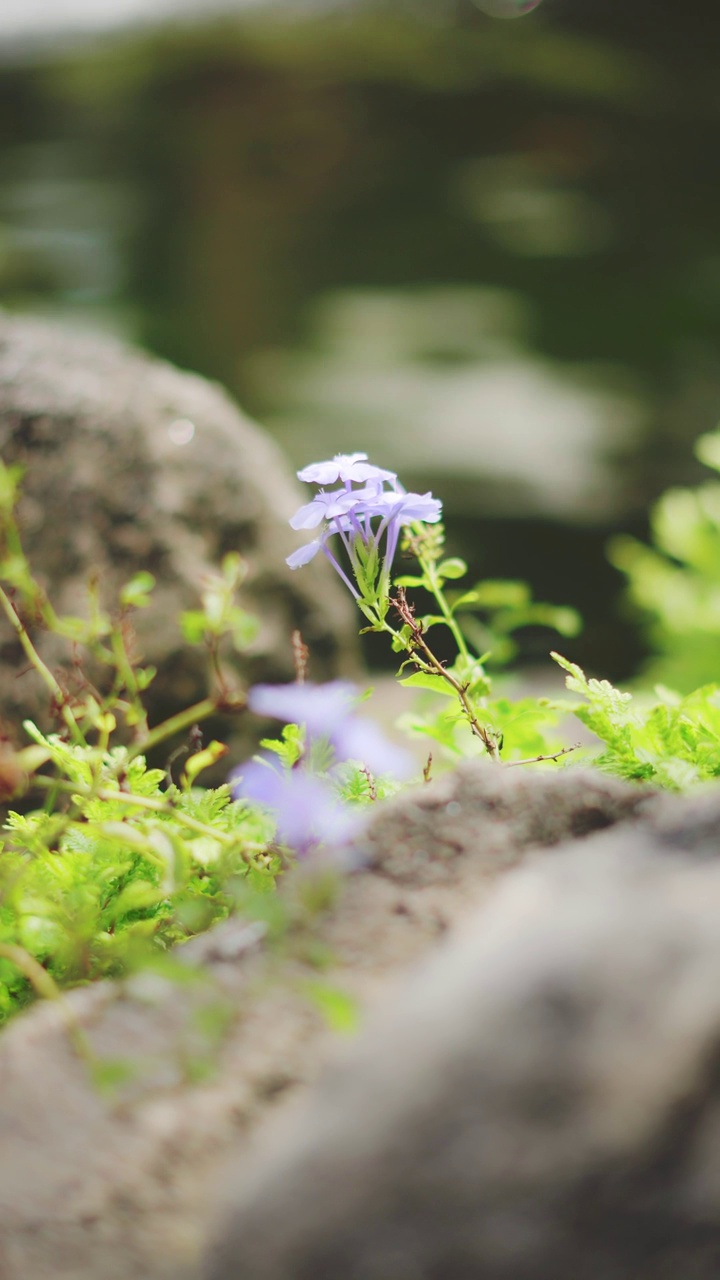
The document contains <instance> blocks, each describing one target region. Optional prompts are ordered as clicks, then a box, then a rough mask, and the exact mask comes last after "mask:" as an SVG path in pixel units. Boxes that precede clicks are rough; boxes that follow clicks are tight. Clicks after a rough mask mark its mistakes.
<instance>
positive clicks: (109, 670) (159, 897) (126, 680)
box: [0, 467, 281, 1020]
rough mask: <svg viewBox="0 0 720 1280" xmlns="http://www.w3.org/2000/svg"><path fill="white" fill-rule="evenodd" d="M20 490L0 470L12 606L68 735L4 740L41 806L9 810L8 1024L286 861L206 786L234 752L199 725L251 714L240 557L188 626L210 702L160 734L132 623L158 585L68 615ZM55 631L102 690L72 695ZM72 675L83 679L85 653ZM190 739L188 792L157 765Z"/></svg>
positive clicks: (155, 946) (1, 901)
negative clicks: (201, 780)
mask: <svg viewBox="0 0 720 1280" xmlns="http://www.w3.org/2000/svg"><path fill="white" fill-rule="evenodd" d="M19 481H20V473H19V472H18V471H17V470H16V469H12V468H4V467H0V531H1V534H2V542H1V544H0V583H1V584H2V585H0V609H1V610H2V612H3V613H4V615H5V618H6V620H7V621H8V623H9V624H10V626H11V627H12V630H13V632H14V634H15V636H16V638H17V640H18V642H19V644H20V645H21V647H22V649H23V651H24V654H25V657H26V659H27V660H28V662H29V664H30V665H31V666H32V667H33V668H34V670H35V672H36V674H37V676H38V677H39V678H40V679H41V680H42V681H43V683H44V685H45V687H46V689H47V693H48V703H49V711H50V714H51V716H52V717H54V718H55V720H56V721H57V731H55V732H49V733H45V732H42V731H41V730H40V729H39V728H38V726H37V725H35V724H34V723H32V722H30V721H26V722H25V730H26V733H27V735H28V737H29V739H30V745H28V746H26V747H24V748H21V749H17V750H14V749H13V748H12V747H11V745H10V743H9V742H7V741H6V742H5V743H4V745H3V747H2V750H1V751H0V786H1V787H2V791H3V798H4V799H6V800H11V799H12V797H13V796H14V795H17V796H22V795H23V794H25V793H27V794H28V797H29V807H26V808H25V809H24V810H23V811H20V810H18V809H15V810H11V811H10V812H9V814H8V816H7V818H6V820H5V822H4V824H3V827H2V833H1V840H0V1020H3V1019H5V1018H7V1017H8V1016H9V1015H10V1014H11V1013H12V1012H14V1011H15V1010H16V1009H18V1008H20V1007H22V1006H23V1005H24V1004H26V1003H27V1002H28V1001H29V1000H30V999H32V998H33V996H34V995H35V994H37V993H41V994H45V995H47V994H54V993H55V992H56V991H57V989H58V988H60V987H64V986H71V985H77V984H78V983H84V982H88V981H91V980H93V979H96V978H99V977H103V976H108V975H117V974H120V973H123V972H126V971H127V970H128V969H129V968H131V967H133V966H135V965H137V964H138V963H141V962H142V961H143V960H146V959H147V958H148V957H149V956H152V955H153V954H157V953H158V952H162V951H164V950H165V949H167V948H168V947H169V946H171V945H172V944H173V943H175V942H177V941H180V940H182V939H184V938H187V937H189V936H191V935H192V934H194V933H197V932H199V931H201V930H203V929H206V928H207V927H208V926H209V925H210V924H211V923H213V922H214V921H215V920H217V919H219V918H221V917H222V916H224V915H227V914H228V912H229V911H230V910H231V908H232V907H233V904H234V901H235V897H236V889H237V886H238V885H239V884H241V883H242V884H244V885H246V886H248V887H250V888H251V889H252V891H253V892H257V893H264V892H267V891H268V890H271V889H272V887H273V885H274V881H275V877H276V876H277V874H278V871H279V869H280V865H281V864H280V858H279V856H278V852H277V850H276V849H275V848H274V846H273V838H274V824H273V822H272V819H271V818H270V817H269V816H268V815H267V814H265V813H263V812H262V811H261V810H259V809H258V808H257V807H255V806H251V805H249V804H248V803H247V802H244V801H241V800H233V798H232V796H231V793H230V789H229V787H228V786H226V785H223V786H221V787H218V788H215V789H212V790H202V789H201V788H200V787H199V786H198V785H197V778H198V776H199V775H200V774H201V773H202V771H203V770H204V769H206V768H207V767H208V766H210V765H212V764H215V763H216V762H217V761H218V760H219V759H221V758H222V756H223V755H224V753H225V751H226V748H225V747H224V746H223V745H222V744H220V743H217V742H210V743H208V744H203V742H202V737H201V733H200V729H199V725H200V724H202V722H203V720H205V719H207V718H208V717H209V716H211V715H213V714H214V713H216V712H217V711H218V710H219V709H221V708H222V709H223V710H226V711H227V710H235V711H238V712H239V711H241V710H242V709H243V708H244V705H245V696H244V694H242V693H241V692H239V691H237V690H232V689H231V688H230V687H229V685H228V682H227V678H226V676H225V674H224V672H223V667H222V663H221V661H220V651H221V649H222V647H223V646H224V645H234V646H235V647H242V646H243V645H244V644H246V643H247V642H248V640H249V639H250V638H251V636H252V634H253V631H254V620H253V619H250V618H248V617H247V615H245V613H244V612H243V611H242V610H241V609H240V608H239V606H238V605H237V604H236V603H235V593H236V589H237V587H238V585H239V584H240V582H241V581H242V576H243V572H244V569H243V565H242V562H241V561H240V559H239V557H237V556H228V557H226V559H225V561H224V562H223V565H222V566H221V569H220V571H219V572H218V573H217V574H216V575H214V576H213V577H211V578H210V579H208V581H207V582H206V583H205V584H204V589H203V596H202V601H201V607H200V608H198V610H196V611H194V612H193V613H192V614H190V615H186V617H185V619H184V620H183V625H184V629H185V634H186V638H187V639H188V640H189V641H191V642H194V643H205V644H206V646H207V649H208V655H209V665H210V672H211V679H212V688H211V691H210V693H209V694H208V696H207V697H206V698H204V699H203V700H202V701H201V702H199V703H197V704H195V705H194V706H192V707H189V708H187V709H186V710H185V711H182V712H180V713H178V714H177V715H175V716H173V717H171V718H170V719H169V720H167V721H166V722H165V723H163V724H160V725H154V726H152V727H151V726H150V725H149V723H148V715H147V711H146V708H145V702H144V696H145V694H146V691H147V689H148V688H149V686H150V684H151V682H152V679H153V675H154V672H153V671H152V669H150V668H147V667H143V666H142V665H141V664H139V663H138V661H137V659H136V657H135V653H134V650H135V645H134V636H133V629H132V615H133V613H134V611H135V610H137V609H138V608H143V607H145V606H146V605H147V604H148V603H149V600H150V593H151V591H152V587H153V580H152V578H151V576H150V575H149V574H147V573H141V574H139V575H138V576H137V577H135V578H134V579H133V580H132V581H131V582H130V583H128V584H127V585H126V587H125V588H124V589H123V590H122V592H121V595H120V599H119V601H118V607H117V610H116V613H115V616H114V617H111V616H110V615H109V614H108V613H107V612H106V611H105V610H104V608H103V607H102V605H101V602H100V600H99V598H98V595H97V592H96V590H95V589H94V588H92V589H91V591H90V595H89V607H88V614H87V617H85V618H80V617H59V616H57V615H56V614H55V612H54V610H53V608H52V605H51V604H50V602H49V601H48V599H47V598H46V596H45V594H44V592H43V591H42V590H41V588H40V587H39V586H38V584H37V582H36V581H35V580H34V578H33V576H32V573H31V571H30V567H29V565H28V563H27V561H26V559H25V556H24V553H23V550H22V545H21V541H20V536H19V532H18V528H17V524H16V521H15V517H14V506H15V501H16V497H17V490H18V484H19ZM42 630H52V631H53V632H54V633H55V634H57V635H60V636H62V637H64V638H65V639H66V640H68V642H69V643H71V644H72V646H73V651H74V653H75V654H76V655H77V654H78V653H80V652H84V653H85V655H86V657H87V660H88V661H89V662H92V664H93V669H97V670H98V671H99V672H100V673H101V674H102V679H101V680H100V681H99V682H98V683H99V684H101V686H102V687H101V688H98V687H97V685H96V684H94V683H91V681H90V680H89V678H87V677H85V678H84V679H83V680H81V681H80V684H79V687H77V688H75V689H74V691H73V692H72V693H71V692H69V690H68V688H66V687H65V684H64V682H63V679H62V675H61V673H54V672H52V671H51V670H50V669H49V667H48V666H47V665H46V664H45V662H44V661H43V659H42V657H41V656H40V653H39V651H38V648H37V647H36V645H35V643H34V641H33V638H32V633H36V632H38V631H42ZM74 669H75V671H76V672H77V671H78V670H80V671H81V670H82V664H79V663H78V660H77V657H76V658H75V661H74ZM76 683H77V682H76ZM178 735H185V736H187V737H188V741H189V743H190V745H189V748H188V753H187V758H186V759H185V760H184V765H183V767H182V770H181V776H180V779H179V781H178V782H175V781H173V780H172V778H171V777H170V775H169V773H168V772H166V771H164V770H160V769H149V768H148V767H147V764H146V757H147V754H148V752H149V751H150V750H151V749H153V748H157V747H158V746H159V745H160V744H162V743H164V742H167V743H170V742H171V741H172V740H174V739H177V737H178Z"/></svg>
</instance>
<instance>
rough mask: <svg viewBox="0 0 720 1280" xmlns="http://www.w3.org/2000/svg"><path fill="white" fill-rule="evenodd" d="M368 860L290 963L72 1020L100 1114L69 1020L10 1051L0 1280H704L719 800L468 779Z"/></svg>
mask: <svg viewBox="0 0 720 1280" xmlns="http://www.w3.org/2000/svg"><path fill="white" fill-rule="evenodd" d="M362 852H363V854H364V856H365V857H366V858H367V859H368V860H369V862H368V865H367V867H366V869H365V870H363V871H359V872H357V873H356V874H355V875H353V876H352V877H350V878H349V879H348V880H347V881H345V882H344V883H343V884H342V885H341V886H340V891H339V895H338V897H337V899H336V901H335V902H334V903H333V905H332V906H331V907H330V909H329V910H328V911H327V913H326V914H325V915H324V916H321V917H320V918H318V917H314V918H311V917H306V918H303V916H302V912H301V910H300V907H299V905H298V906H296V911H297V912H298V915H297V921H298V922H297V926H296V928H295V929H294V930H293V931H292V932H291V934H290V935H289V936H288V937H287V938H286V943H285V947H284V950H283V952H282V954H278V953H274V952H273V950H272V949H271V948H268V947H267V946H266V945H265V944H264V941H263V939H262V938H261V937H260V931H259V930H258V928H257V926H253V925H248V924H245V923H243V922H242V921H240V920H232V921H228V922H227V923H226V924H224V925H222V926H220V927H219V928H218V929H217V930H215V931H214V932H212V933H210V934H207V935H206V936H205V937H202V938H199V939H196V940H195V942H193V943H192V944H189V946H188V947H187V948H186V949H185V952H184V957H185V960H186V961H187V964H188V969H189V972H191V973H193V972H195V973H196V974H197V977H196V980H195V981H194V982H190V983H188V982H186V983H173V982H170V981H168V980H167V979H166V978H160V977H159V976H157V975H155V976H153V975H151V974H145V975H142V976H141V977H139V978H135V979H132V980H130V981H129V982H127V983H125V984H110V983H107V984H104V985H103V986H101V987H98V988H96V989H94V990H86V991H77V992H74V993H71V995H70V996H69V998H68V999H67V1002H66V1004H67V1008H68V1009H69V1010H70V1011H71V1012H72V1014H73V1015H74V1018H75V1019H76V1022H77V1025H79V1026H80V1027H82V1029H83V1030H84V1031H85V1034H86V1036H87V1038H88V1041H89V1043H90V1045H91V1048H92V1052H93V1054H94V1055H95V1059H96V1062H95V1070H96V1071H97V1066H98V1064H103V1071H102V1072H101V1074H104V1075H105V1076H107V1075H110V1074H112V1075H114V1077H115V1085H114V1088H113V1090H112V1091H110V1092H105V1093H103V1092H101V1091H98V1089H97V1088H96V1087H95V1086H94V1085H93V1084H92V1082H91V1078H90V1074H89V1072H88V1068H87V1065H86V1064H85V1063H84V1062H83V1060H82V1059H81V1058H79V1057H78V1054H77V1052H76V1050H75V1049H74V1048H73V1043H72V1040H71V1038H70V1037H69V1035H68V1031H67V1026H66V1022H65V1020H64V1015H63V1011H62V1010H61V1009H58V1008H57V1007H50V1006H48V1005H45V1006H42V1007H37V1008H35V1009H34V1010H33V1011H31V1012H30V1013H29V1014H27V1015H25V1016H24V1017H22V1018H20V1019H18V1020H17V1021H16V1022H15V1023H13V1024H11V1025H10V1026H9V1027H8V1028H7V1029H6V1030H5V1032H4V1033H3V1034H2V1036H1V1037H0V1276H1V1277H2V1280H51V1278H52V1280H125V1278H126V1277H127V1276H132V1275H134V1276H138V1277H142V1278H143V1280H199V1277H200V1276H202V1277H203V1280H236V1278H238V1280H239V1278H240V1277H242V1280H281V1278H282V1280H310V1277H312V1278H313V1280H316V1278H317V1280H330V1278H331V1277H332V1280H337V1278H338V1277H342V1278H343V1280H371V1278H372V1280H470V1277H475V1276H477V1277H489V1278H490V1280H549V1278H552V1280H556V1278H557V1280H565V1278H566V1277H567V1278H568V1280H569V1278H570V1277H573V1280H574V1278H575V1277H578V1280H580V1278H582V1280H651V1278H652V1280H670V1277H672V1280H676V1278H677V1277H679V1276H682V1277H683V1280H710V1278H711V1277H712V1280H716V1276H717V1274H718V1265H719V1263H720V1155H719V1154H718V1153H719V1152H720V1144H718V1141H717V1130H718V1126H719V1125H720V1089H718V1087H717V1085H716V1080H717V1061H718V1046H719V1045H720V929H718V919H719V918H720V858H719V857H718V854H719V853H720V790H719V789H717V788H713V789H711V790H708V791H707V792H702V793H699V794H698V795H697V796H695V797H693V798H690V799H676V798H668V797H659V796H657V795H655V794H653V793H651V792H649V791H645V790H643V789H641V788H632V787H630V786H626V785H623V784H622V783H620V782H617V781H614V780H612V779H607V778H603V777H602V776H601V775H598V774H591V773H587V772H585V771H583V770H575V769H573V768H568V769H564V770H559V771H557V772H547V773H542V772H534V771H532V770H517V769H506V770H504V769H498V768H495V767H492V766H490V765H486V766H482V765H477V764H475V765H472V766H470V765H468V766H464V767H463V768H462V769H461V770H459V771H458V772H457V773H455V774H452V775H448V776H447V777H444V778H441V779H439V780H438V781H437V782H435V783H432V784H431V785H429V786H427V787H422V788H420V789H418V790H416V791H415V792H410V793H407V794H406V795H405V796H403V797H401V798H398V799H397V800H395V801H393V802H388V803H387V804H384V805H383V806H381V807H379V808H378V811H377V815H376V817H375V820H374V822H373V825H372V828H371V830H370V832H369V834H368V837H367V838H366V840H365V841H364V843H363V846H362ZM309 885H310V881H309V880H308V878H307V873H303V872H300V873H296V875H295V876H294V877H291V878H289V880H288V882H287V884H286V887H285V892H286V893H287V894H288V896H289V897H290V899H291V900H292V901H294V902H295V903H296V904H300V903H301V902H302V901H303V900H304V899H306V897H307V893H308V889H309ZM303 921H304V922H303ZM318 949H320V950H321V951H322V952H324V953H325V954H328V952H329V953H330V954H331V955H332V957H333V962H332V965H331V967H330V969H325V970H318V968H317V967H315V966H314V965H313V956H316V955H317V954H318ZM177 954H183V953H177ZM318 982H320V983H321V984H322V983H329V984H330V986H331V987H332V988H335V989H339V990H341V991H342V992H344V993H346V994H347V995H349V996H351V997H352V998H353V999H354V1000H355V1001H356V1002H357V1004H358V1007H359V1009H360V1010H361V1011H362V1012H363V1013H366V1014H367V1017H366V1019H365V1025H364V1028H363V1030H362V1031H361V1033H360V1034H359V1036H357V1037H353V1038H350V1039H348V1038H343V1037H340V1036H338V1035H337V1033H331V1032H330V1031H329V1030H328V1029H327V1027H326V1025H325V1024H324V1022H323V1019H322V1018H321V1016H320V1014H319V1011H318V1008H317V1006H315V1005H314V1004H313V1002H312V1001H311V1000H310V999H309V998H308V995H307V987H308V983H316V984H317V983H318ZM128 1064H129V1065H131V1067H132V1070H131V1071H129V1072H128V1073H127V1074H125V1075H123V1071H122V1068H123V1066H128ZM204 1242H207V1245H206V1247H205V1261H204V1263H203V1262H202V1261H201V1259H202V1254H203V1248H204Z"/></svg>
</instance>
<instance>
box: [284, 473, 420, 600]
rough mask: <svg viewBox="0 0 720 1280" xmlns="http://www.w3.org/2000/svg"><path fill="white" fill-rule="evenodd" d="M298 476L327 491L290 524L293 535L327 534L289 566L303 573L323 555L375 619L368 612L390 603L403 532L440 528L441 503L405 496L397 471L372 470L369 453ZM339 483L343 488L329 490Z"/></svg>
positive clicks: (293, 557)
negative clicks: (336, 544)
mask: <svg viewBox="0 0 720 1280" xmlns="http://www.w3.org/2000/svg"><path fill="white" fill-rule="evenodd" d="M298 476H299V477H300V479H301V480H305V481H307V482H308V483H310V484H317V485H320V486H322V487H321V489H320V492H319V493H317V494H316V495H315V497H314V498H313V499H312V500H311V501H310V502H306V503H305V504H304V505H303V506H302V507H300V509H299V510H298V511H296V512H295V515H294V516H293V517H292V519H291V520H290V524H291V526H292V528H293V529H316V528H317V527H318V525H322V531H321V533H320V535H319V536H318V537H317V538H315V539H313V541H312V542H310V543H308V544H307V545H306V546H305V547H300V548H298V550H297V551H293V552H292V554H291V555H289V556H288V557H287V564H288V566H289V567H290V568H291V569H299V568H300V567H301V566H302V565H305V564H309V563H310V561H311V560H312V559H313V558H314V557H315V556H316V555H317V553H318V551H322V552H323V554H324V555H325V556H326V557H327V559H328V560H329V561H330V563H331V565H332V566H333V568H334V569H335V570H336V572H337V573H338V574H339V575H340V577H341V578H342V580H343V582H344V583H345V585H346V587H348V589H349V590H350V591H351V592H352V594H353V596H354V597H355V599H356V600H357V602H358V604H359V605H360V607H361V608H362V609H363V612H365V614H366V616H368V617H371V615H370V614H369V613H368V609H372V608H374V607H375V606H376V604H377V602H378V601H380V600H384V601H387V597H388V593H389V590H390V573H391V570H392V565H393V560H394V558H395V552H396V551H397V544H398V541H399V538H400V530H401V529H402V528H403V527H404V526H405V525H409V524H414V523H416V522H417V523H427V524H435V523H436V522H437V521H438V520H439V519H440V518H441V514H442V506H441V504H440V502H438V500H437V498H433V496H432V494H431V493H405V491H404V489H403V487H402V485H400V484H399V483H398V479H397V476H396V475H395V473H394V471H386V470H384V468H382V467H376V466H373V465H372V463H370V462H368V461H367V454H366V453H348V454H342V453H339V454H337V456H336V457H335V458H333V459H331V460H330V461H329V462H313V463H311V465H310V466H309V467H305V468H304V469H303V470H302V471H298ZM338 481H341V482H342V484H343V485H344V488H340V489H330V490H327V489H325V486H326V485H332V484H336V483H337V482H338ZM353 485H356V486H359V487H355V488H353ZM386 485H389V486H390V487H389V488H386V487H385V486H386ZM373 521H375V525H373ZM336 534H337V535H338V537H339V538H340V540H341V542H342V543H343V546H344V548H345V551H346V553H347V556H348V560H349V562H350V569H349V571H348V572H346V571H345V569H344V568H343V567H342V565H341V564H340V561H339V560H338V558H337V556H336V555H335V554H334V552H333V551H332V550H331V548H330V545H329V541H330V539H331V538H332V537H333V536H334V535H336ZM383 542H384V545H383ZM349 574H351V575H352V578H354V580H355V581H354V582H353V581H352V580H351V577H350V576H349ZM385 607H387V606H385Z"/></svg>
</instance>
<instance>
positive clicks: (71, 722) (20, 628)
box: [0, 587, 85, 744]
mask: <svg viewBox="0 0 720 1280" xmlns="http://www.w3.org/2000/svg"><path fill="white" fill-rule="evenodd" d="M0 607H2V609H3V612H4V613H5V616H6V618H7V619H8V622H9V623H10V626H11V627H12V629H13V631H14V632H15V635H16V636H17V638H18V640H19V641H20V644H21V645H22V648H23V651H24V653H25V655H26V657H27V658H28V660H29V662H30V663H31V664H32V666H33V667H34V668H35V670H36V671H37V673H38V675H39V676H40V678H41V680H42V681H43V682H44V684H45V686H46V687H47V688H48V689H49V691H50V693H51V694H52V696H53V699H54V701H55V702H56V703H57V707H58V710H59V712H60V714H61V716H62V718H63V721H64V723H65V725H66V727H67V729H68V730H69V731H70V734H71V735H72V737H73V738H74V740H75V741H76V742H79V743H82V744H84V743H85V738H84V736H83V734H82V731H81V729H80V727H79V725H78V723H77V720H76V719H75V717H74V715H73V713H72V711H71V710H70V708H69V706H68V704H67V698H66V697H65V694H64V692H63V690H62V689H61V687H60V685H59V684H58V682H57V680H56V679H55V676H54V675H53V673H52V671H51V670H50V668H49V667H47V666H46V665H45V663H44V662H43V660H42V658H41V657H40V654H39V653H38V651H37V649H36V648H35V646H34V644H33V642H32V640H31V639H30V636H29V635H28V632H27V630H26V628H25V625H24V624H23V622H22V621H21V619H20V617H19V615H18V612H17V610H16V608H15V606H14V604H13V603H12V600H11V599H10V597H9V596H8V595H7V593H6V592H5V591H4V589H3V588H2V587H0Z"/></svg>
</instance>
